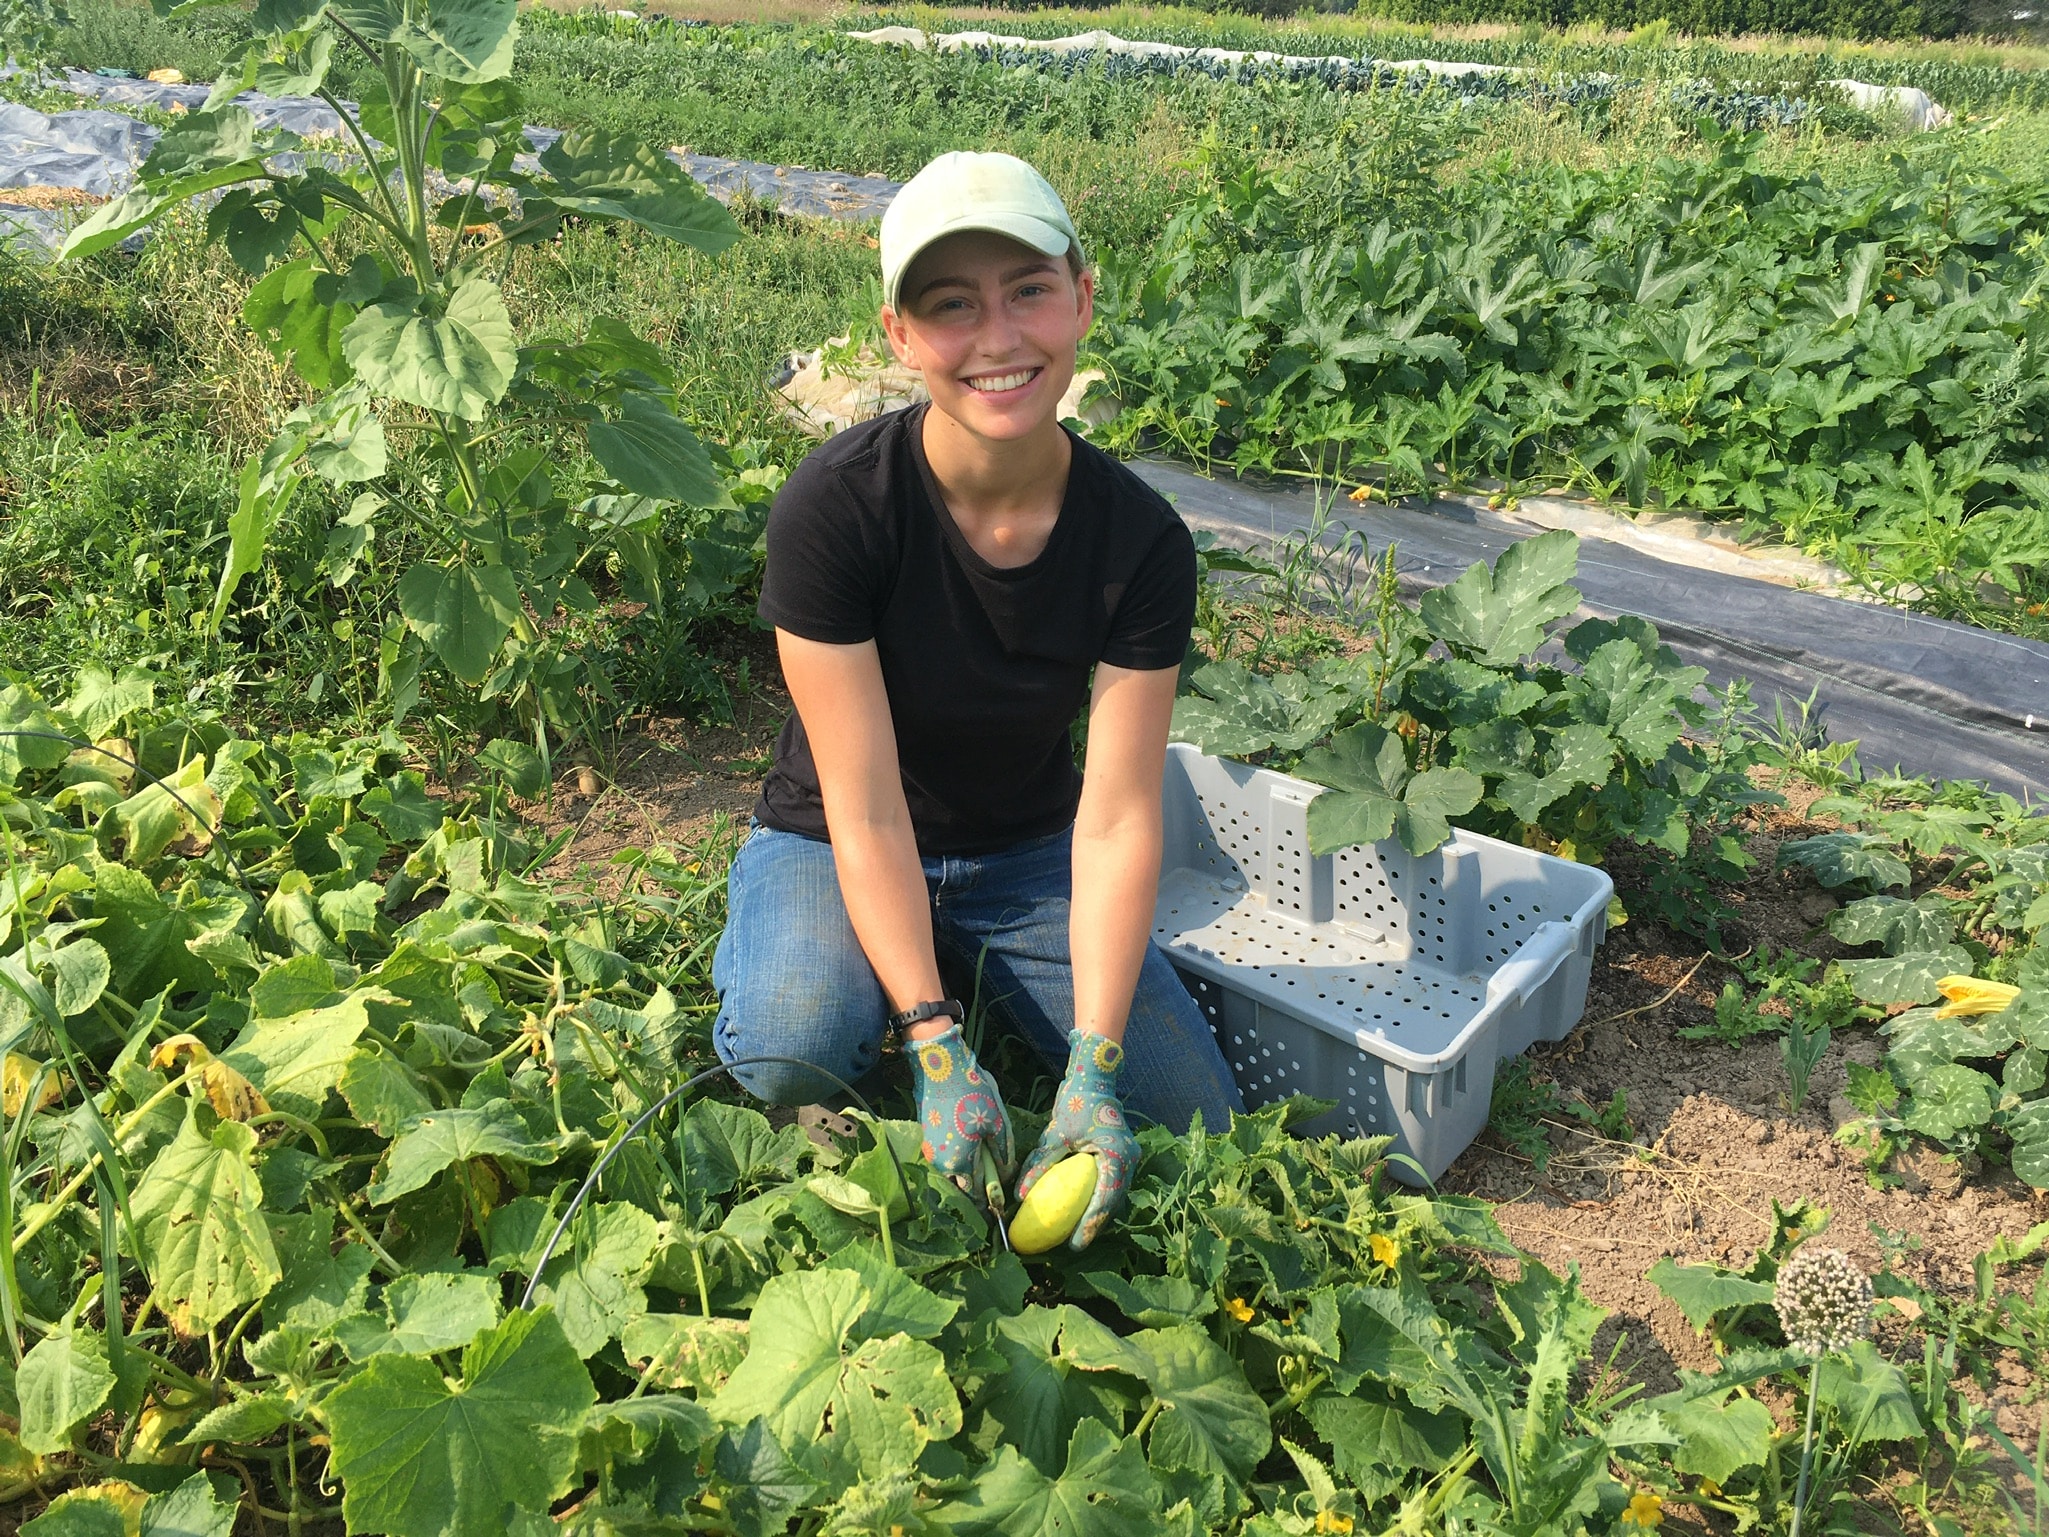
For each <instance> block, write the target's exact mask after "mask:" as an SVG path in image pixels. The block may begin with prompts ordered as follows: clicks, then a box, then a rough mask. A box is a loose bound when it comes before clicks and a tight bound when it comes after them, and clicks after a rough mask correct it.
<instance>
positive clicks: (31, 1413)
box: [14, 1328, 114, 1457]
mask: <svg viewBox="0 0 2049 1537" xmlns="http://www.w3.org/2000/svg"><path fill="white" fill-rule="evenodd" d="M113 1391H114V1373H113V1371H112V1369H111V1368H109V1367H108V1365H107V1354H106V1350H105V1348H104V1347H103V1346H102V1345H101V1344H100V1341H99V1338H98V1337H97V1336H96V1335H85V1334H79V1333H78V1332H76V1331H75V1330H74V1329H69V1328H66V1329H57V1330H53V1331H52V1332H51V1333H49V1334H46V1335H44V1336H43V1337H42V1338H41V1339H39V1340H37V1341H36V1343H35V1345H34V1346H33V1347H32V1348H31V1349H30V1351H29V1353H28V1354H27V1355H25V1356H23V1357H22V1358H21V1365H20V1366H19V1367H18V1368H17V1369H16V1371H15V1377H14V1394H15V1397H16V1398H17V1399H18V1400H19V1401H20V1403H19V1407H20V1410H21V1444H22V1445H23V1446H25V1447H27V1448H28V1450H30V1451H32V1452H35V1453H37V1454H38V1455H40V1456H45V1457H47V1456H51V1455H52V1454H54V1453H57V1452H62V1451H68V1450H69V1449H70V1446H71V1432H72V1430H73V1429H74V1428H75V1427H76V1426H77V1425H79V1424H80V1423H81V1422H83V1421H84V1420H85V1419H86V1418H87V1417H88V1416H90V1415H93V1414H95V1413H97V1412H98V1411H99V1408H100V1405H102V1404H104V1403H105V1402H106V1401H107V1396H108V1395H109V1394H110V1393H112V1392H113Z"/></svg>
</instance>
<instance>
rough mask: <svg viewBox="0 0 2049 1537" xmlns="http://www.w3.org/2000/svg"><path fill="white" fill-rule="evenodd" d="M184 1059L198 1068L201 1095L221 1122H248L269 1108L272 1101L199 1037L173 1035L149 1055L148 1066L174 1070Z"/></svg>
mask: <svg viewBox="0 0 2049 1537" xmlns="http://www.w3.org/2000/svg"><path fill="white" fill-rule="evenodd" d="M182 1056H189V1057H190V1058H191V1059H192V1065H193V1066H195V1067H197V1068H198V1069H199V1087H200V1092H201V1093H203V1094H205V1095H206V1102H207V1103H208V1104H209V1105H212V1106H213V1109H214V1114H216V1115H218V1116H219V1117H220V1118H221V1119H222V1120H224V1121H246V1120H248V1119H249V1117H251V1116H252V1115H262V1114H264V1113H265V1112H266V1111H268V1110H269V1109H270V1103H269V1101H267V1100H266V1099H264V1097H263V1096H262V1095H261V1094H260V1093H258V1092H257V1089H256V1085H254V1084H253V1083H251V1082H250V1081H249V1080H248V1079H247V1078H245V1077H244V1076H243V1075H242V1074H241V1073H239V1072H237V1071H236V1070H235V1069H234V1068H232V1067H230V1066H228V1064H227V1063H225V1062H223V1061H221V1060H220V1059H219V1058H218V1057H216V1056H215V1055H214V1054H213V1053H212V1052H210V1051H208V1050H207V1049H206V1045H205V1043H204V1042H202V1041H201V1040H200V1039H199V1037H198V1036H196V1035H174V1036H172V1037H171V1038H170V1039H169V1040H167V1041H164V1042H162V1043H161V1044H160V1045H158V1047H157V1049H156V1050H155V1051H153V1052H151V1053H150V1054H149V1064H150V1066H151V1067H158V1068H164V1067H171V1066H174V1065H175V1064H176V1063H177V1061H178V1059H179V1058H180V1057H182Z"/></svg>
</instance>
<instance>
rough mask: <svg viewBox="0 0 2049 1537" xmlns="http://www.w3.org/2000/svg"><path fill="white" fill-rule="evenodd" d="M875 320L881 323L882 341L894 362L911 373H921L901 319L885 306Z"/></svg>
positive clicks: (908, 335) (906, 329)
mask: <svg viewBox="0 0 2049 1537" xmlns="http://www.w3.org/2000/svg"><path fill="white" fill-rule="evenodd" d="M876 318H877V319H879V320H880V321H881V322H882V339H883V340H884V341H885V342H886V343H887V344H888V346H889V350H890V352H891V354H892V355H893V356H894V357H895V358H896V360H897V361H898V362H899V363H901V364H903V366H904V367H906V368H908V369H910V370H911V371H912V372H913V373H921V372H923V370H922V369H921V368H920V367H919V366H918V364H917V362H916V361H915V353H914V350H913V348H912V345H911V333H910V329H909V327H907V326H906V325H905V324H904V322H903V317H902V316H901V315H899V314H897V312H896V311H895V310H894V309H893V308H891V307H890V306H889V305H887V304H885V305H883V306H882V309H881V311H880V313H879V314H878V315H877V317H876Z"/></svg>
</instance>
